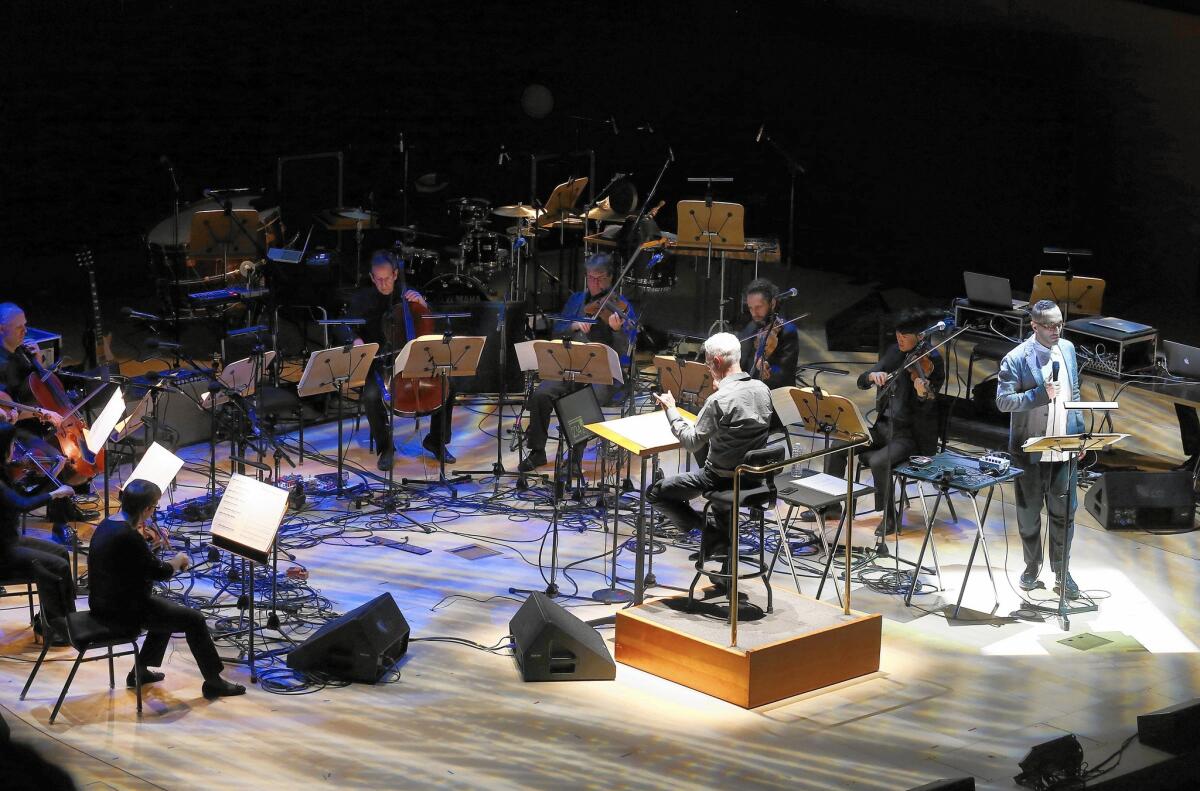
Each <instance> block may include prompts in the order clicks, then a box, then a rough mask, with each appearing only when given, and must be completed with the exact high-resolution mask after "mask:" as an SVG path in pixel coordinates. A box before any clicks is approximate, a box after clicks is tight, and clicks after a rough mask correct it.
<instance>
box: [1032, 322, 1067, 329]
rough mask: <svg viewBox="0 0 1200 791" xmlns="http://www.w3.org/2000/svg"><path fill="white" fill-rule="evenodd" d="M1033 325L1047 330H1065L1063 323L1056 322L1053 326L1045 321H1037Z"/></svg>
mask: <svg viewBox="0 0 1200 791" xmlns="http://www.w3.org/2000/svg"><path fill="white" fill-rule="evenodd" d="M1033 323H1034V324H1036V325H1038V326H1039V327H1041V328H1043V329H1047V330H1061V329H1062V328H1063V323H1062V322H1061V321H1056V322H1054V323H1053V324H1047V323H1046V322H1044V321H1035V322H1033Z"/></svg>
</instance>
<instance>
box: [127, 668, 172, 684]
mask: <svg viewBox="0 0 1200 791" xmlns="http://www.w3.org/2000/svg"><path fill="white" fill-rule="evenodd" d="M166 677H167V674H166V673H160V672H158V671H157V670H151V669H150V668H148V667H143V668H142V686H143V687H144V686H146V685H147V684H154V683H157V682H159V681H162V680H163V679H164V678H166ZM125 686H127V687H129V688H130V689H133V688H134V687H135V686H137V676H135V675H134V672H133V671H132V670H130V671H129V675H127V676H125Z"/></svg>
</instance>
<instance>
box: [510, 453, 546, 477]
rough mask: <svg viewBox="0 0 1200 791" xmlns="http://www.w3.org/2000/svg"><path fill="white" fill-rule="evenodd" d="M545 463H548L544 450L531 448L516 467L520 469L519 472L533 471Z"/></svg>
mask: <svg viewBox="0 0 1200 791" xmlns="http://www.w3.org/2000/svg"><path fill="white" fill-rule="evenodd" d="M547 463H548V460H547V459H546V451H544V450H531V451H529V453H528V454H527V455H526V456H525V459H524V461H522V462H521V463H520V465H518V466H517V469H518V470H520V471H521V472H533V471H534V470H536V469H537V468H538V467H542V466H544V465H546V464H547Z"/></svg>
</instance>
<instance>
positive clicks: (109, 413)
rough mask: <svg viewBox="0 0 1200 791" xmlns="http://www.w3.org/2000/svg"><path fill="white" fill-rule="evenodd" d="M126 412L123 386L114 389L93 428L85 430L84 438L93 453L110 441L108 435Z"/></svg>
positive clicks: (93, 423)
mask: <svg viewBox="0 0 1200 791" xmlns="http://www.w3.org/2000/svg"><path fill="white" fill-rule="evenodd" d="M124 414H125V396H124V394H122V393H121V388H119V387H118V388H117V389H115V390H113V394H112V397H111V398H109V399H108V403H107V404H105V405H104V409H103V410H101V412H100V416H99V417H97V418H96V419H95V420H94V421H92V427H91V430H88V429H86V428H85V429H84V430H83V439H84V442H85V444H86V445H87V449H88V450H90V451H91V452H92V453H97V452H98V451H99V450H100V449H101V448H103V447H104V443H106V442H108V437H109V435H110V434H112V430H113V429H114V428H116V425H117V421H118V420H120V419H121V416H122V415H124Z"/></svg>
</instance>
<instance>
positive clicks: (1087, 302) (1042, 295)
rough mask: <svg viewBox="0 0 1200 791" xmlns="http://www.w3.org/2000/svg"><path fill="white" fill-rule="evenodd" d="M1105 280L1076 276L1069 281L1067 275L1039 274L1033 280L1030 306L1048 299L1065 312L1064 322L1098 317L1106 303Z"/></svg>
mask: <svg viewBox="0 0 1200 791" xmlns="http://www.w3.org/2000/svg"><path fill="white" fill-rule="evenodd" d="M1104 285H1105V284H1104V280H1103V279H1102V278H1099V277H1081V276H1079V275H1076V276H1074V277H1072V278H1071V280H1070V281H1068V280H1067V278H1066V275H1061V274H1058V273H1054V274H1051V273H1049V272H1045V271H1043V272H1039V273H1038V274H1037V276H1036V277H1034V278H1033V291H1031V292H1030V294H1029V304H1030V306H1032V305H1033V304H1034V303H1036V302H1038V301H1040V300H1043V299H1048V300H1050V301H1051V302H1054V303H1057V304H1058V306H1059V308H1060V309H1061V310H1062V312H1063V321H1066V320H1067V317H1068V316H1098V315H1100V308H1101V305H1102V304H1103V303H1104Z"/></svg>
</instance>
